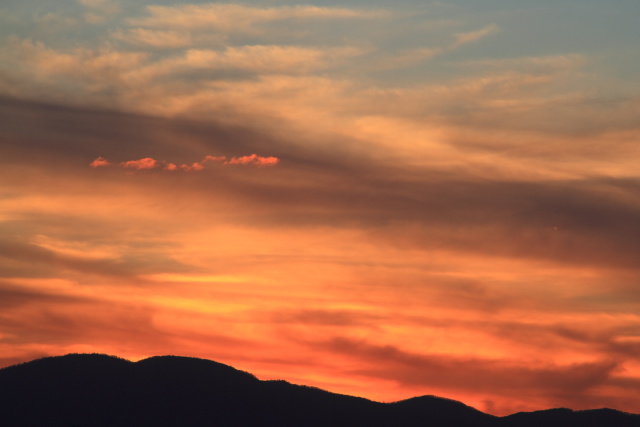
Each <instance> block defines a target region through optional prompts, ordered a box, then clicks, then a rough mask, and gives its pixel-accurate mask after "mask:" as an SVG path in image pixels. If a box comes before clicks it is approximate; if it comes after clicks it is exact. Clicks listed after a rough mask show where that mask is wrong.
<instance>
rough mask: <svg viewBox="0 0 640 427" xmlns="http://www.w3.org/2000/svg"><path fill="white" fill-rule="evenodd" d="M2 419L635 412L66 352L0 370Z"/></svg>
mask: <svg viewBox="0 0 640 427" xmlns="http://www.w3.org/2000/svg"><path fill="white" fill-rule="evenodd" d="M0 426H3V427H13V426H16V427H17V426H20V427H23V426H24V427H30V426H34V427H35V426H38V427H40V426H51V427H58V426H59V427H71V426H77V427H80V426H82V427H94V426H95V427H103V426H104V427H106V426H118V427H127V426H136V427H145V426H153V427H164V426H167V427H168V426H181V427H184V426H188V427H199V426H224V427H226V426H229V427H235V426H238V427H240V426H247V427H249V426H279V427H287V426H304V427H306V426H394V427H404V426H406V427H409V426H432V427H438V426H474V427H476V426H478V427H485V426H486V427H529V426H545V427H554V426H585V427H592V426H593V427H595V426H598V427H600V426H602V427H605V426H607V427H627V426H629V427H631V426H634V427H639V426H640V415H634V414H628V413H624V412H620V411H614V410H611V409H598V410H590V411H572V410H570V409H552V410H547V411H537V412H529V413H518V414H513V415H509V416H507V417H495V416H492V415H488V414H485V413H483V412H480V411H478V410H476V409H473V408H471V407H469V406H466V405H464V404H462V403H460V402H457V401H454V400H450V399H443V398H439V397H435V396H422V397H415V398H412V399H408V400H403V401H400V402H395V403H379V402H374V401H370V400H367V399H363V398H359V397H353V396H346V395H340V394H335V393H330V392H327V391H324V390H320V389H317V388H313V387H307V386H299V385H293V384H290V383H288V382H286V381H260V380H258V379H257V378H256V377H254V376H253V375H251V374H249V373H247V372H243V371H239V370H237V369H234V368H232V367H230V366H227V365H223V364H221V363H217V362H213V361H210V360H204V359H196V358H187V357H177V356H160V357H151V358H149V359H145V360H141V361H139V362H130V361H127V360H124V359H120V358H117V357H112V356H106V355H99V354H70V355H66V356H59V357H47V358H44V359H38V360H34V361H32V362H28V363H23V364H20V365H14V366H10V367H7V368H4V369H0Z"/></svg>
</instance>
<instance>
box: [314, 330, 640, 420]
mask: <svg viewBox="0 0 640 427" xmlns="http://www.w3.org/2000/svg"><path fill="white" fill-rule="evenodd" d="M312 345H313V344H312ZM313 346H314V348H316V349H322V350H324V351H327V352H330V353H333V354H334V355H338V354H340V355H344V356H349V357H351V358H354V359H356V360H358V365H359V366H360V368H356V370H355V371H354V372H353V373H358V374H360V375H367V376H372V377H379V378H383V379H388V380H394V381H397V382H399V383H403V384H406V385H410V384H411V385H413V386H418V387H423V390H437V391H438V392H439V393H443V392H445V393H446V391H445V390H449V393H451V390H457V391H462V390H468V389H469V388H470V387H472V388H473V389H474V391H475V392H476V393H478V394H479V395H484V396H485V398H486V397H487V396H491V397H493V398H495V397H499V398H498V400H500V401H503V402H504V401H505V400H507V401H508V400H510V399H509V398H510V397H516V396H517V399H516V400H519V401H520V402H522V401H523V400H524V401H528V405H527V404H523V403H521V404H520V405H522V406H520V407H519V409H520V410H524V409H532V408H536V409H542V408H545V407H548V406H549V405H553V404H554V403H553V402H556V403H555V404H556V405H558V402H560V404H564V405H569V406H571V407H574V408H575V407H579V408H584V407H585V406H587V407H588V405H598V404H602V403H597V402H598V401H599V399H600V402H606V403H607V404H610V403H612V402H615V401H616V398H617V399H618V403H624V402H625V401H626V397H628V396H640V387H638V384H634V383H633V381H631V382H629V383H628V384H627V386H626V387H624V388H621V389H620V390H619V391H618V392H617V393H615V396H616V398H613V396H611V395H610V396H607V395H606V394H605V395H604V396H602V397H601V398H600V393H601V390H603V389H604V388H606V387H611V386H615V387H620V385H621V384H622V383H623V381H621V380H620V379H619V377H618V374H619V373H620V365H619V364H618V363H617V362H615V361H610V360H600V361H592V362H583V363H568V364H554V363H540V362H536V361H533V360H508V359H488V358H479V357H461V356H459V355H447V354H419V353H413V352H407V351H404V350H403V349H401V348H399V347H396V346H393V345H376V344H371V343H368V342H366V341H365V340H355V339H349V338H344V337H339V338H334V339H332V340H330V341H328V342H326V343H318V344H317V346H316V345H313ZM345 364H348V363H345ZM585 401H587V402H589V403H588V404H586V405H585V403H584V402H585ZM614 406H616V405H614Z"/></svg>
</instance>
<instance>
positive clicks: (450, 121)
mask: <svg viewBox="0 0 640 427" xmlns="http://www.w3.org/2000/svg"><path fill="white" fill-rule="evenodd" d="M572 1H575V2H576V4H575V5H573V6H574V7H572V8H569V9H567V10H570V12H571V13H570V14H567V10H565V9H564V7H566V6H561V5H550V6H549V8H548V9H544V10H543V9H541V8H540V9H532V8H527V9H524V8H521V7H520V6H518V5H514V4H513V2H507V1H506V0H505V1H498V2H495V3H491V4H488V3H486V2H485V3H482V4H478V5H476V6H474V8H469V7H467V6H465V7H462V6H461V5H460V4H458V2H455V1H452V2H449V3H447V4H443V3H433V4H430V5H428V6H425V7H424V8H423V7H422V6H420V7H419V8H418V7H417V6H415V5H414V4H412V3H411V2H400V3H398V2H395V3H393V4H392V3H390V2H378V3H376V4H377V5H378V6H375V7H373V6H367V7H362V5H360V4H356V3H355V2H350V1H345V2H344V3H343V4H340V5H337V4H336V5H335V6H334V7H328V6H327V5H326V4H321V3H319V2H311V3H310V4H307V5H298V6H280V5H274V4H266V3H264V2H262V1H251V2H246V3H243V4H235V3H227V4H223V3H209V4H207V3H200V4H186V3H178V4H176V5H172V6H168V5H165V4H158V3H154V2H147V1H145V2H142V3H140V4H135V5H133V4H128V3H127V4H126V3H123V2H115V1H110V0H100V1H98V0H86V1H85V0H83V1H79V2H76V3H70V4H71V6H69V4H67V3H64V5H62V3H60V4H61V5H62V6H55V5H54V3H53V2H47V3H44V2H42V3H40V4H39V5H40V9H38V10H39V12H38V14H37V16H36V15H34V13H33V10H32V9H31V8H30V7H27V6H23V5H22V3H15V2H14V3H15V4H14V5H11V6H5V7H3V8H2V9H1V10H0V58H1V59H2V63H3V67H2V70H1V71H0V151H1V152H2V153H3V155H2V158H1V159H0V166H1V167H0V179H2V182H4V183H6V185H5V187H4V188H3V189H2V190H1V191H0V237H1V242H2V243H1V244H0V308H1V310H0V350H1V353H2V355H3V356H2V359H1V360H0V363H1V364H4V365H8V364H11V363H15V362H19V361H25V360H28V359H31V358H34V357H40V356H43V355H51V354H63V353H67V352H73V351H82V352H104V353H110V354H117V355H120V356H123V357H128V358H132V359H136V358H142V357H147V356H151V355H155V354H182V355H191V356H198V357H208V358H212V359H216V360H219V361H221V362H223V363H229V364H232V365H234V366H236V367H239V368H241V369H245V370H248V371H251V372H254V373H256V374H258V375H259V376H260V377H261V378H283V379H287V380H290V381H293V382H299V383H305V384H310V385H316V386H319V387H323V388H327V389H330V390H333V391H337V392H343V393H350V394H356V395H361V396H365V397H369V398H373V399H379V400H385V401H392V400H398V399H402V398H407V397H411V396H415V395H420V394H438V395H442V396H446V397H451V398H455V399H460V400H462V401H464V402H465V403H468V404H470V405H472V406H475V407H477V408H479V409H482V410H486V411H489V412H491V413H495V414H507V413H511V412H516V411H521V410H533V409H543V408H548V407H557V406H567V407H571V408H575V409H580V408H593V407H602V406H609V407H614V408H618V409H622V410H627V411H637V402H638V399H640V380H639V379H640V364H639V363H638V356H639V355H640V335H639V333H638V330H639V327H640V317H639V316H638V314H637V313H638V309H639V308H640V293H639V292H638V287H637V283H638V279H639V278H640V269H639V268H638V262H637V260H638V259H639V255H640V243H638V242H640V226H639V225H638V224H640V201H639V200H638V197H637V195H638V192H639V191H640V176H639V174H638V170H637V169H638V168H637V158H638V154H640V152H639V151H638V144H637V141H638V138H639V137H640V127H639V126H638V121H637V116H638V114H637V112H638V106H639V105H640V104H639V100H640V88H639V87H638V84H637V79H635V76H636V74H637V73H635V72H634V71H635V68H637V67H635V65H637V64H636V62H637V61H636V60H635V59H634V58H637V57H638V56H637V39H638V38H637V37H629V35H630V34H635V32H636V31H637V28H638V26H637V25H636V24H637V23H636V22H635V20H633V19H632V17H634V16H638V12H640V10H638V7H639V6H634V5H631V3H628V4H627V3H625V4H624V5H622V4H621V5H618V7H617V8H616V9H615V11H614V10H613V9H611V8H609V9H607V10H606V11H605V10H604V9H600V8H598V7H595V6H594V8H593V9H590V8H584V7H582V6H581V5H578V4H577V0H570V2H572ZM57 4H58V3H56V5H57ZM63 6H64V7H63ZM67 7H68V8H67ZM65 8H67V9H65ZM595 11H598V13H595ZM600 12H602V13H600ZM605 12H606V13H605ZM611 14H613V15H615V16H613V15H611ZM605 16H606V17H607V19H604V18H603V17H605ZM613 21H615V22H616V25H612V24H611V23H612V22H613ZM540 22H544V29H541V27H540ZM584 22H590V25H589V26H588V28H587V26H584V25H583V23H584ZM598 31H600V32H598ZM594 34H600V35H601V36H598V37H597V39H593V37H594ZM605 34H606V37H604V36H603V35H605ZM630 64H631V65H630ZM252 153H260V154H261V155H259V154H252ZM263 155H264V156H263Z"/></svg>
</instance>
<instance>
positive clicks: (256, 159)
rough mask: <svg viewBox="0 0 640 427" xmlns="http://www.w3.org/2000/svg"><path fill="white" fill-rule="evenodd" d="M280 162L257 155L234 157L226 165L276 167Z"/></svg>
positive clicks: (275, 158) (276, 159) (273, 158)
mask: <svg viewBox="0 0 640 427" xmlns="http://www.w3.org/2000/svg"><path fill="white" fill-rule="evenodd" d="M279 161H280V160H279V159H278V158H277V157H261V156H258V155H256V154H252V155H250V156H242V157H234V158H232V159H231V160H229V161H228V162H224V164H225V165H256V166H274V165H276V164H277V163H278V162H279Z"/></svg>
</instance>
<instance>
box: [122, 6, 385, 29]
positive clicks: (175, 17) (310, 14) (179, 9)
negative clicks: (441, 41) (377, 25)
mask: <svg viewBox="0 0 640 427" xmlns="http://www.w3.org/2000/svg"><path fill="white" fill-rule="evenodd" d="M147 11H148V12H149V14H150V16H147V17H143V18H133V19H130V20H129V23H130V24H131V25H134V26H140V27H150V28H172V29H176V28H188V29H195V28H214V29H216V30H219V31H224V32H256V31H259V30H257V29H256V26H257V25H258V24H261V23H267V22H273V21H281V20H290V19H297V20H309V19H371V18H379V17H381V16H384V15H385V13H384V12H381V11H365V10H356V9H347V8H329V7H318V6H302V5H300V6H280V7H267V8H260V7H250V6H244V5H238V4H213V3H212V4H204V5H180V6H147Z"/></svg>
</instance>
